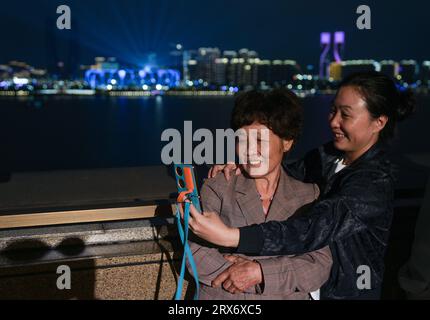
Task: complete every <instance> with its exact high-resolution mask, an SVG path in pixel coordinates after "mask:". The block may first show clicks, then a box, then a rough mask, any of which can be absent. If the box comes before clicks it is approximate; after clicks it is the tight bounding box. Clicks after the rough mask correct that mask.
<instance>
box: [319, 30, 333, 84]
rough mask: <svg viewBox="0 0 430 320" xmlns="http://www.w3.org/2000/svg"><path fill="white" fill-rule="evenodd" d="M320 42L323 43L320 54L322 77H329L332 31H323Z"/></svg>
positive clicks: (320, 74)
mask: <svg viewBox="0 0 430 320" xmlns="http://www.w3.org/2000/svg"><path fill="white" fill-rule="evenodd" d="M320 44H321V48H322V51H321V55H320V73H319V76H320V78H326V77H327V69H328V65H329V60H328V53H329V51H330V45H331V34H330V32H323V33H321V37H320Z"/></svg>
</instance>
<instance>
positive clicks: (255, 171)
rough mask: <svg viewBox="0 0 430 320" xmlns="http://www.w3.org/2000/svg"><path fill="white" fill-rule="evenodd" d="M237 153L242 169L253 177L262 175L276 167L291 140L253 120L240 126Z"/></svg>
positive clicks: (289, 145)
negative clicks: (246, 124) (240, 133)
mask: <svg viewBox="0 0 430 320" xmlns="http://www.w3.org/2000/svg"><path fill="white" fill-rule="evenodd" d="M241 131H242V135H241V137H240V138H239V141H240V142H239V143H238V144H237V150H236V151H237V153H238V155H239V160H240V163H241V164H242V167H243V169H244V170H245V171H246V172H247V173H248V174H249V175H250V176H251V177H253V178H257V177H263V176H266V175H268V174H269V173H271V172H273V171H274V170H276V169H278V168H279V166H280V165H281V162H282V159H283V156H284V153H285V152H287V151H289V150H290V149H291V146H292V143H293V141H292V140H285V139H282V138H280V137H279V136H278V135H276V134H275V133H274V132H273V131H272V130H270V129H269V128H267V127H266V126H265V125H263V124H261V123H259V122H254V123H253V124H251V125H248V126H244V127H242V128H241Z"/></svg>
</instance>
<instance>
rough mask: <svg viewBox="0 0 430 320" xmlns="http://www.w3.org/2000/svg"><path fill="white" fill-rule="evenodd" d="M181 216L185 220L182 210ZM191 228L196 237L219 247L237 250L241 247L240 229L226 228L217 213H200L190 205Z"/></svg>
mask: <svg viewBox="0 0 430 320" xmlns="http://www.w3.org/2000/svg"><path fill="white" fill-rule="evenodd" d="M181 216H182V219H183V218H184V214H183V212H182V210H181ZM189 227H190V229H191V231H193V233H194V234H195V235H196V236H198V237H200V238H202V239H204V240H206V241H209V242H211V243H213V244H216V245H218V246H223V247H231V248H235V247H237V246H238V245H239V238H240V232H239V229H238V228H230V227H228V226H226V225H225V224H224V222H223V221H222V220H221V218H220V216H219V215H218V213H216V212H203V213H200V212H198V211H197V209H196V208H195V207H194V206H193V205H192V204H190V218H189Z"/></svg>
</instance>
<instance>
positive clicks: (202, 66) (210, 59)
mask: <svg viewBox="0 0 430 320" xmlns="http://www.w3.org/2000/svg"><path fill="white" fill-rule="evenodd" d="M220 55H221V53H220V50H219V49H218V48H199V50H198V55H197V70H198V75H199V79H202V80H203V81H204V82H206V83H209V84H210V83H215V60H216V59H217V58H219V57H220Z"/></svg>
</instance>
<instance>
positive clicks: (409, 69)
mask: <svg viewBox="0 0 430 320" xmlns="http://www.w3.org/2000/svg"><path fill="white" fill-rule="evenodd" d="M399 65H400V66H399V76H400V79H399V80H402V81H404V82H406V83H408V84H412V83H414V82H415V81H416V80H417V79H416V78H417V74H418V65H417V62H416V61H415V60H402V61H400V63H399Z"/></svg>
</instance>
